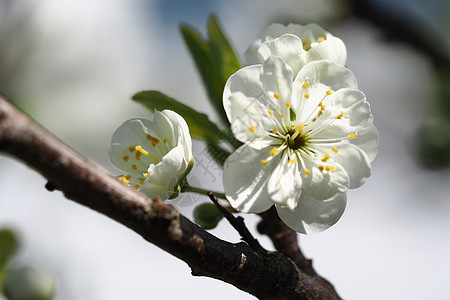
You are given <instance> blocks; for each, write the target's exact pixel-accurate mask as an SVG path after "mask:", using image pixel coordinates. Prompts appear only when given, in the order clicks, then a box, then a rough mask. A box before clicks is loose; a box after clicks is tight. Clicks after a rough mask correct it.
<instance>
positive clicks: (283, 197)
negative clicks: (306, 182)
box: [267, 155, 302, 209]
mask: <svg viewBox="0 0 450 300" xmlns="http://www.w3.org/2000/svg"><path fill="white" fill-rule="evenodd" d="M301 188H302V178H301V177H300V172H299V170H298V166H297V163H290V162H288V157H287V155H283V158H282V159H281V161H280V163H279V164H278V165H277V166H276V168H275V170H274V171H273V173H272V175H271V176H270V178H269V182H268V185H267V191H268V192H269V195H270V198H271V199H272V201H273V202H275V204H277V205H280V206H288V207H289V208H290V209H294V208H295V207H296V206H297V202H298V199H299V198H300V195H301V192H302V189H301Z"/></svg>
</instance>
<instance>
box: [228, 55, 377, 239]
mask: <svg viewBox="0 0 450 300" xmlns="http://www.w3.org/2000/svg"><path fill="white" fill-rule="evenodd" d="M294 73H295V72H294V71H293V70H292V68H291V67H290V65H289V64H287V63H286V62H285V61H284V60H283V59H281V58H279V57H276V56H270V57H268V58H267V59H266V60H265V61H264V63H263V64H257V65H251V66H247V67H245V68H242V69H240V70H239V71H237V72H236V73H235V74H233V75H232V76H231V77H230V78H229V80H228V82H227V84H226V86H225V90H224V96H223V100H224V108H225V111H226V113H227V116H228V119H229V121H230V123H231V126H232V127H231V128H232V131H233V134H234V135H235V137H236V138H237V139H238V140H240V141H241V142H243V143H244V145H243V146H241V147H240V148H239V149H237V150H236V151H235V152H234V153H232V154H231V155H230V156H229V158H228V159H227V161H226V162H225V164H224V173H223V184H224V189H225V195H226V197H227V199H228V200H229V201H230V203H231V205H232V206H233V207H234V208H235V209H237V210H239V211H242V212H253V213H260V212H263V211H265V210H267V209H268V208H270V207H271V206H272V205H274V204H275V207H276V209H277V211H278V214H279V215H280V217H281V219H282V220H283V221H284V222H285V223H286V224H287V225H288V226H290V227H291V228H293V229H294V230H296V231H298V232H301V233H306V234H311V233H317V232H320V231H322V230H325V229H327V228H328V227H330V226H331V225H333V224H334V223H336V222H337V221H338V220H339V218H340V217H341V215H342V213H343V212H344V209H345V206H346V192H347V190H348V189H353V188H357V187H359V186H361V185H362V184H363V183H364V182H365V181H366V179H367V178H368V177H369V176H370V173H371V166H370V163H371V161H372V160H373V159H374V158H375V156H376V154H377V151H378V133H377V130H376V128H375V127H374V125H373V117H372V114H371V112H370V107H369V104H368V102H367V101H366V98H365V95H364V94H363V93H362V92H361V91H359V90H358V89H357V82H356V79H355V77H354V75H353V74H352V73H351V72H350V71H349V70H348V69H346V68H345V67H343V66H341V65H339V64H336V63H334V62H332V61H325V60H322V61H315V62H310V63H308V64H306V65H304V66H303V67H302V68H301V69H300V71H299V72H298V74H297V75H296V76H294Z"/></svg>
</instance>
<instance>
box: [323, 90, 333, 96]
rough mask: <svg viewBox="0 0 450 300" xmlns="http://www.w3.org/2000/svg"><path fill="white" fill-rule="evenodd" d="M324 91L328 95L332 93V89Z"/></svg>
mask: <svg viewBox="0 0 450 300" xmlns="http://www.w3.org/2000/svg"><path fill="white" fill-rule="evenodd" d="M325 93H326V94H327V95H328V96H329V95H331V94H333V91H332V90H328V91H326V92H325Z"/></svg>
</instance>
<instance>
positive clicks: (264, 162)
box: [261, 159, 269, 166]
mask: <svg viewBox="0 0 450 300" xmlns="http://www.w3.org/2000/svg"><path fill="white" fill-rule="evenodd" d="M261 163H262V165H263V166H267V164H268V163H269V161H268V160H267V159H263V160H261Z"/></svg>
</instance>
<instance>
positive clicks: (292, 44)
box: [245, 23, 347, 77]
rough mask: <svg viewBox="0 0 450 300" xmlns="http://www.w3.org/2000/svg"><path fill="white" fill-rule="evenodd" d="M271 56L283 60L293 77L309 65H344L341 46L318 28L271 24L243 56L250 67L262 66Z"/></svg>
mask: <svg viewBox="0 0 450 300" xmlns="http://www.w3.org/2000/svg"><path fill="white" fill-rule="evenodd" d="M272 55H274V56H279V57H281V58H283V59H284V61H285V62H286V63H287V64H288V65H289V66H290V67H291V69H292V71H293V74H294V77H295V76H296V75H297V73H298V71H299V70H300V69H301V68H302V67H303V66H304V65H305V64H307V63H308V62H311V61H317V60H323V59H326V60H331V61H333V62H335V63H337V64H340V65H345V62H346V60H347V50H346V48H345V44H344V42H343V41H342V40H341V39H339V38H337V37H335V36H333V35H332V34H331V33H329V32H327V31H325V30H324V29H323V28H322V27H320V26H319V25H317V24H308V25H305V26H302V25H298V24H289V25H288V26H284V25H281V24H276V23H275V24H272V25H270V26H269V27H268V28H267V29H266V31H265V32H264V33H263V35H262V37H261V39H259V40H256V41H255V42H253V43H252V44H251V45H250V47H249V48H248V49H247V51H246V53H245V56H246V59H247V62H248V63H249V64H261V63H263V62H264V61H265V60H266V59H267V58H268V57H269V56H272Z"/></svg>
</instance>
